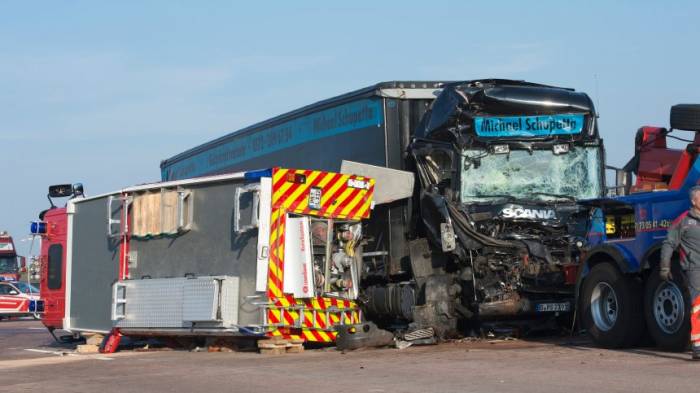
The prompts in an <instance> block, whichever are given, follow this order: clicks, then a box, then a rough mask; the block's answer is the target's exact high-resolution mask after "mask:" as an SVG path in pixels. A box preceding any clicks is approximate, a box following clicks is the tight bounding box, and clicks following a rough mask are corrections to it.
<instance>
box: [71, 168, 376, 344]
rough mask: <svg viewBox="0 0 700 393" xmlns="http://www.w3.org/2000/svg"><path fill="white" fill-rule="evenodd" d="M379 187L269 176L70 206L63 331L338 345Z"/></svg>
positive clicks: (166, 186) (150, 188)
mask: <svg viewBox="0 0 700 393" xmlns="http://www.w3.org/2000/svg"><path fill="white" fill-rule="evenodd" d="M374 189H375V185H374V179H372V178H369V177H366V176H356V175H350V174H341V173H333V172H324V171H313V170H294V169H284V168H273V169H271V170H263V171H248V172H240V173H232V174H225V175H216V176H207V177H200V178H196V179H188V180H178V181H171V182H161V183H153V184H146V185H141V186H135V187H130V188H125V189H122V190H120V191H118V192H114V193H109V194H104V195H100V196H96V197H90V198H82V199H72V200H70V201H69V202H68V205H67V208H66V214H67V227H68V229H67V252H66V273H65V291H66V312H65V319H64V323H63V328H64V329H66V330H69V331H72V332H102V333H109V332H115V331H118V332H119V333H120V334H124V335H131V336H144V335H151V336H167V335H177V336H202V335H281V336H286V337H292V338H301V339H304V340H306V341H316V342H330V341H333V340H334V338H335V335H336V331H337V327H338V326H339V325H351V324H356V323H359V322H361V320H362V315H361V310H360V309H359V307H358V305H357V303H356V299H357V297H358V293H359V284H360V283H359V276H360V271H361V270H362V244H363V242H364V240H363V233H362V228H361V225H360V222H361V221H362V220H364V219H367V218H368V217H369V215H370V211H371V208H372V206H373V194H374Z"/></svg>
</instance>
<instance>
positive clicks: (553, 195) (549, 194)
mask: <svg viewBox="0 0 700 393" xmlns="http://www.w3.org/2000/svg"><path fill="white" fill-rule="evenodd" d="M530 194H532V195H545V196H551V197H554V198H562V199H568V200H570V201H572V202H576V198H574V197H572V196H571V195H566V194H555V193H553V192H540V191H535V192H531V193H530Z"/></svg>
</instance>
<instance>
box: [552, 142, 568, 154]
mask: <svg viewBox="0 0 700 393" xmlns="http://www.w3.org/2000/svg"><path fill="white" fill-rule="evenodd" d="M552 152H553V153H554V154H566V153H568V152H569V144H568V143H560V144H558V145H553V146H552Z"/></svg>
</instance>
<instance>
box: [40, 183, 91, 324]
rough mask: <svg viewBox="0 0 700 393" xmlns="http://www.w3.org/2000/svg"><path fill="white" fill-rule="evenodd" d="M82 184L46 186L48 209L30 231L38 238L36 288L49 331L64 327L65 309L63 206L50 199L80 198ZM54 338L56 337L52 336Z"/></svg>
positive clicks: (66, 224)
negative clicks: (39, 293) (39, 267)
mask: <svg viewBox="0 0 700 393" xmlns="http://www.w3.org/2000/svg"><path fill="white" fill-rule="evenodd" d="M82 193H83V189H82V185H80V184H76V185H75V186H72V185H58V186H51V187H49V195H48V197H49V202H50V203H51V207H50V208H49V209H47V210H44V211H43V212H41V214H39V219H40V220H41V221H37V222H33V223H32V225H31V232H32V233H33V234H35V235H40V236H41V254H40V261H41V272H40V277H41V279H40V281H39V288H40V292H41V300H42V301H43V303H44V304H43V306H44V307H43V309H44V312H43V315H42V319H41V320H42V322H43V324H44V326H46V328H47V329H49V332H51V334H52V335H53V331H54V330H56V329H62V328H63V317H64V316H65V306H66V287H65V282H66V264H65V260H66V249H67V247H66V240H67V239H66V233H67V228H68V220H67V217H68V216H67V215H66V208H65V207H56V206H55V205H54V204H53V201H52V200H51V198H59V197H77V196H82ZM54 337H55V336H54Z"/></svg>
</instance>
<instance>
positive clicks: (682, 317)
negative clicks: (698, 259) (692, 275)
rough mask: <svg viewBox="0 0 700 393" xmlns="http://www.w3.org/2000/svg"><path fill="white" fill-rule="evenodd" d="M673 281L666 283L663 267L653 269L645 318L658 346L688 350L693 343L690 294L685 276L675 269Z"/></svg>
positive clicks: (672, 272) (648, 284) (648, 283)
mask: <svg viewBox="0 0 700 393" xmlns="http://www.w3.org/2000/svg"><path fill="white" fill-rule="evenodd" d="M671 274H672V275H673V280H672V281H669V282H665V281H662V280H661V278H659V267H658V266H657V267H656V268H655V269H654V270H652V272H651V275H650V276H649V278H648V279H647V282H646V285H645V288H644V316H645V318H646V322H647V327H648V328H649V334H650V335H651V337H652V338H653V339H654V342H655V343H656V346H658V347H659V348H662V349H665V350H668V351H684V350H685V349H686V348H688V344H689V342H690V302H689V299H690V295H689V294H688V286H687V285H686V282H685V276H684V275H683V273H682V272H681V269H680V268H679V267H677V266H674V267H673V269H672V270H671Z"/></svg>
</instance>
